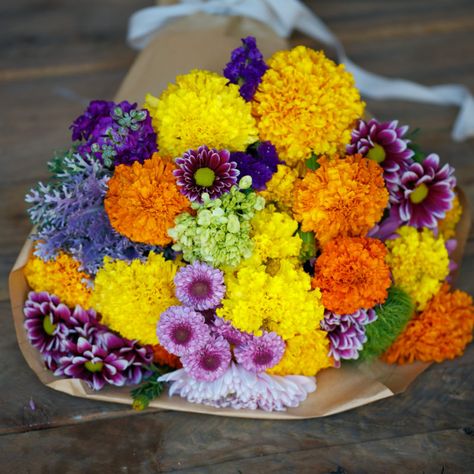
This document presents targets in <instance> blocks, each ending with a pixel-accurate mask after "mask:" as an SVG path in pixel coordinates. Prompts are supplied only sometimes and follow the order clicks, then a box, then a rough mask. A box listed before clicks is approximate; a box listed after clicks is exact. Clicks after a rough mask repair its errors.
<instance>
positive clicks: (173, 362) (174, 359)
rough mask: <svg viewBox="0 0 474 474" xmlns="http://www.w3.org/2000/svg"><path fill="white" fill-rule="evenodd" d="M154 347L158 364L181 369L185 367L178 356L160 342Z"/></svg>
mask: <svg viewBox="0 0 474 474" xmlns="http://www.w3.org/2000/svg"><path fill="white" fill-rule="evenodd" d="M152 347H153V361H154V362H155V363H157V364H158V365H167V366H168V367H171V368H173V369H180V368H181V367H183V365H182V364H181V361H180V359H179V357H178V356H175V355H174V354H170V353H169V352H168V351H167V350H166V349H165V348H164V347H163V346H161V345H160V344H155V345H154V346H152Z"/></svg>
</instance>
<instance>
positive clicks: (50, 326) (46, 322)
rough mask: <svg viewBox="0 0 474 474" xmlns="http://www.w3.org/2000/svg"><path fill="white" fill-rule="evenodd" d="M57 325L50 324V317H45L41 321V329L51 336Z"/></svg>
mask: <svg viewBox="0 0 474 474" xmlns="http://www.w3.org/2000/svg"><path fill="white" fill-rule="evenodd" d="M56 327H57V324H54V323H52V322H51V316H50V315H48V316H45V317H44V319H43V329H44V332H45V333H46V334H48V335H49V336H52V335H53V334H54V331H55V330H56Z"/></svg>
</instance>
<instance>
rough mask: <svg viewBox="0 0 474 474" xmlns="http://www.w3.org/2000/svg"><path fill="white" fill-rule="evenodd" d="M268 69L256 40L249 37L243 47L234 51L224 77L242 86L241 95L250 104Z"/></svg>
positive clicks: (243, 40)
mask: <svg viewBox="0 0 474 474" xmlns="http://www.w3.org/2000/svg"><path fill="white" fill-rule="evenodd" d="M267 69H268V66H267V65H266V64H265V61H264V60H263V55H262V53H261V52H260V50H259V49H258V47H257V41H256V39H255V38H254V37H253V36H247V38H243V39H242V46H240V47H239V48H236V49H234V50H233V51H232V54H231V59H230V62H229V63H227V65H226V67H225V69H224V76H225V77H226V78H227V79H229V81H230V82H231V83H233V84H240V95H241V96H242V97H243V98H244V99H245V100H246V101H247V102H249V101H251V100H252V99H253V96H254V95H255V92H256V91H257V88H258V85H259V84H260V82H262V76H263V75H264V74H265V71H266V70H267Z"/></svg>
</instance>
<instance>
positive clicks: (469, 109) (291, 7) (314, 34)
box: [128, 0, 474, 141]
mask: <svg viewBox="0 0 474 474" xmlns="http://www.w3.org/2000/svg"><path fill="white" fill-rule="evenodd" d="M199 12H201V13H207V14H211V15H225V16H243V17H249V18H252V19H254V20H257V21H260V22H262V23H265V24H266V25H268V26H269V27H271V28H272V29H273V30H274V31H275V33H277V34H278V35H279V36H282V37H288V36H290V34H291V32H292V31H293V30H297V31H300V32H301V33H304V34H306V35H307V36H309V37H311V38H313V39H316V40H318V41H320V42H321V43H323V44H325V45H326V46H328V47H330V48H334V50H335V51H336V53H337V58H338V60H339V62H341V63H344V64H345V66H346V69H347V70H348V71H350V72H351V73H352V74H353V75H354V78H355V81H356V85H357V87H358V89H359V90H360V92H361V94H362V95H364V96H365V97H369V98H371V99H402V100H409V101H414V102H425V103H428V104H437V105H457V106H458V107H459V108H460V111H459V114H458V116H457V118H456V121H455V123H454V127H453V130H452V134H451V136H452V138H453V139H454V140H456V141H462V140H465V139H466V138H468V137H472V136H474V98H473V97H472V95H471V94H470V92H469V89H467V87H465V86H462V85H459V84H445V85H440V86H422V85H421V84H417V83H415V82H412V81H406V80H404V79H390V78H387V77H383V76H379V75H378V74H373V73H371V72H368V71H365V70H364V69H362V68H361V67H359V66H357V64H354V63H353V62H352V61H351V60H350V59H349V58H348V57H347V55H346V53H345V50H344V47H343V46H342V44H341V42H340V41H339V40H338V38H337V37H336V36H335V35H334V34H333V33H332V32H331V31H330V30H329V28H327V26H326V25H325V24H324V23H323V22H322V21H321V20H320V19H319V18H318V17H317V16H316V15H315V14H314V13H313V12H312V11H311V10H310V9H309V8H308V7H306V6H305V5H303V4H302V3H300V2H299V0H181V3H180V4H176V5H167V6H164V5H163V6H155V7H149V8H144V9H142V10H139V11H138V12H136V13H134V14H133V15H132V16H131V18H130V23H129V28H128V42H129V44H130V45H131V46H132V47H133V48H136V49H141V48H144V47H145V46H146V45H147V44H148V43H149V41H150V40H151V38H152V36H153V35H154V33H155V32H156V31H158V30H159V29H160V28H161V27H163V26H164V25H165V24H167V23H169V22H170V21H173V20H176V19H178V18H181V17H185V16H188V15H192V14H194V13H199Z"/></svg>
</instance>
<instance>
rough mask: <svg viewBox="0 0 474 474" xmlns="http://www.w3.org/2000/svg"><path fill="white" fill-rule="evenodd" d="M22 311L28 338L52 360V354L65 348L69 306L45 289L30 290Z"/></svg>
mask: <svg viewBox="0 0 474 474" xmlns="http://www.w3.org/2000/svg"><path fill="white" fill-rule="evenodd" d="M23 311H24V314H25V322H24V326H25V329H26V332H27V336H28V340H29V341H30V343H31V345H32V346H33V347H36V349H38V350H39V351H40V352H41V354H42V355H45V356H47V357H49V359H50V360H51V362H52V359H51V356H52V355H54V354H59V353H62V352H64V350H65V347H64V339H65V337H66V336H67V334H68V332H69V329H68V326H67V321H68V318H69V316H70V310H69V308H68V307H67V306H66V305H64V304H62V303H61V302H60V301H59V298H58V297H57V296H54V295H50V294H49V293H47V292H45V291H43V292H41V293H35V292H33V291H31V292H30V293H29V294H28V299H27V300H26V303H25V306H24V309H23ZM53 358H54V357H53Z"/></svg>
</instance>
